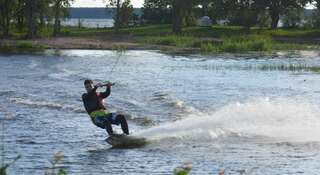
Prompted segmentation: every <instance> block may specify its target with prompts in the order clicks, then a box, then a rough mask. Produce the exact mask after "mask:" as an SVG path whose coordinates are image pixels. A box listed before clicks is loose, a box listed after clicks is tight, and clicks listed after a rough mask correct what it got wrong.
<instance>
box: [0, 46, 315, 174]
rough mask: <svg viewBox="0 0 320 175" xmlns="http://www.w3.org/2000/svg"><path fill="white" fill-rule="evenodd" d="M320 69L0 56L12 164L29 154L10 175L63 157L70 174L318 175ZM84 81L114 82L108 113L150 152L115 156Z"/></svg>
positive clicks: (75, 54) (288, 62)
mask: <svg viewBox="0 0 320 175" xmlns="http://www.w3.org/2000/svg"><path fill="white" fill-rule="evenodd" d="M113 67H115V68H114V71H111V70H112V68H113ZM319 67H320V56H319V53H318V52H309V51H308V52H307V51H296V52H278V53H274V54H272V55H261V54H246V55H232V54H221V55H206V56H199V55H191V56H181V55H165V54H161V53H158V52H155V51H127V52H125V53H122V54H119V53H117V52H112V51H101V50H100V51H96V50H64V51H59V52H56V53H54V52H52V51H48V53H47V54H45V55H6V56H0V74H1V75H2V76H1V77H0V81H1V82H2V83H1V84H0V97H1V98H0V107H1V108H2V109H4V110H5V111H7V112H10V113H12V116H11V117H10V118H4V117H0V119H1V121H2V122H5V123H4V124H5V130H2V134H3V135H4V136H5V139H4V146H5V152H4V153H5V159H6V162H9V161H10V160H12V159H13V158H14V157H15V156H16V155H18V154H21V155H22V158H21V159H20V160H19V161H18V162H17V163H16V164H15V165H13V166H12V167H11V168H10V169H9V173H10V174H43V173H44V171H45V169H46V168H48V167H49V166H50V163H49V162H48V159H50V158H51V157H52V155H53V154H54V153H55V152H58V151H62V153H63V154H64V159H63V163H62V164H61V166H63V167H64V168H65V169H66V170H67V172H69V173H70V174H103V173H108V174H171V173H172V171H173V169H174V168H175V167H177V166H179V165H181V164H183V163H185V162H192V164H193V170H192V173H194V174H210V173H212V174H218V172H219V171H220V170H221V169H226V171H227V172H228V173H229V174H239V171H241V170H244V169H248V170H250V169H252V170H254V172H255V173H256V174H297V173H298V172H300V173H304V174H319V173H320V171H319V165H318V163H317V162H318V161H319V160H320V157H319V154H318V152H319V148H318V145H319V143H320V137H319V136H318V135H317V134H315V133H318V132H319V128H320V118H319V116H318V115H317V114H318V113H319V112H320V108H319V102H320V101H319V99H320V95H319V94H320V93H319V92H320V91H319V89H320V81H319V75H320V74H318V70H319ZM87 78H91V79H93V80H95V81H96V82H98V81H107V80H109V81H112V82H115V83H116V85H115V86H114V87H113V90H112V95H111V97H110V98H108V99H107V106H108V108H109V109H110V110H111V111H122V112H124V113H125V114H126V115H127V118H128V119H129V123H130V127H131V131H132V133H133V134H134V135H141V136H144V137H147V138H148V139H149V140H151V141H152V143H151V144H150V145H148V146H147V147H145V148H142V149H132V150H116V149H110V146H109V145H107V144H106V143H105V142H104V139H105V137H106V133H105V131H104V130H100V129H99V128H96V127H95V126H93V124H91V121H90V119H89V117H88V116H87V114H86V113H85V111H84V109H83V106H82V102H81V94H82V93H83V92H84V88H83V80H85V79H87ZM3 114H4V112H3V110H2V112H1V115H0V116H3ZM115 128H116V130H117V131H119V130H120V128H119V127H115ZM301 161H303V164H301Z"/></svg>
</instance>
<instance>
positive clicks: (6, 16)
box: [2, 0, 10, 37]
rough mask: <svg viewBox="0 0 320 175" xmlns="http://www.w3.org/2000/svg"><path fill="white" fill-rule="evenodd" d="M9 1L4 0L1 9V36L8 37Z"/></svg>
mask: <svg viewBox="0 0 320 175" xmlns="http://www.w3.org/2000/svg"><path fill="white" fill-rule="evenodd" d="M9 3H10V2H9V1H8V0H5V1H4V8H3V9H2V17H3V21H2V23H3V26H2V28H3V36H4V37H8V36H9V28H10V12H9V9H8V8H9Z"/></svg>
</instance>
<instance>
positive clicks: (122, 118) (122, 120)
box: [117, 114, 129, 135]
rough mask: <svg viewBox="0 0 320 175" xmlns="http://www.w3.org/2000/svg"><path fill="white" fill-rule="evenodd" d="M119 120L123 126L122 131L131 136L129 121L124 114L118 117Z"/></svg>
mask: <svg viewBox="0 0 320 175" xmlns="http://www.w3.org/2000/svg"><path fill="white" fill-rule="evenodd" d="M117 120H118V121H119V123H120V124H121V129H122V131H123V132H124V133H125V134H127V135H129V127H128V123H127V120H126V118H125V116H124V115H122V114H119V115H117Z"/></svg>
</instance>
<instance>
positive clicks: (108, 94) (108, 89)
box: [101, 85, 111, 98]
mask: <svg viewBox="0 0 320 175" xmlns="http://www.w3.org/2000/svg"><path fill="white" fill-rule="evenodd" d="M110 94H111V85H107V88H106V91H105V92H102V93H101V97H102V98H107V97H109V96H110Z"/></svg>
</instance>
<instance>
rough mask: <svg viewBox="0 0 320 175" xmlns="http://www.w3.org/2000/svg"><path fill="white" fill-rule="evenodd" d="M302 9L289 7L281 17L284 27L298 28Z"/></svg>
mask: <svg viewBox="0 0 320 175" xmlns="http://www.w3.org/2000/svg"><path fill="white" fill-rule="evenodd" d="M303 10H304V9H303V8H301V7H298V8H295V7H289V8H288V9H286V13H285V15H284V17H283V26H284V27H298V25H299V23H300V22H301V20H302V17H303Z"/></svg>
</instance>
